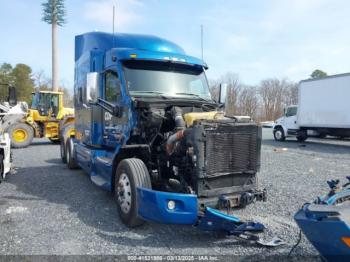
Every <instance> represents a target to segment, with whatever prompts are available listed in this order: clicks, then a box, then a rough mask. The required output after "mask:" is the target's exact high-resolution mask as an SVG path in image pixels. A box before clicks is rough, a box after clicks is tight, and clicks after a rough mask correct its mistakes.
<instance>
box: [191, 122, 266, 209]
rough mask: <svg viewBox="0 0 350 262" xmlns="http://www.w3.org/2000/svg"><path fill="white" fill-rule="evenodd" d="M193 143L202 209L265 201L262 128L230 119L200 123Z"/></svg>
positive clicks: (192, 138) (195, 172)
mask: <svg viewBox="0 0 350 262" xmlns="http://www.w3.org/2000/svg"><path fill="white" fill-rule="evenodd" d="M191 140H192V141H193V148H194V154H193V162H194V163H195V169H194V174H195V178H196V188H195V191H196V193H197V196H198V201H199V206H200V208H201V209H203V208H205V207H207V206H209V207H213V208H217V209H230V208H235V207H245V206H246V205H248V204H251V203H252V202H254V201H256V200H257V201H265V200H266V191H265V190H262V191H259V190H258V188H257V172H258V171H259V168H260V147H261V127H259V126H258V125H256V124H255V123H252V122H249V123H239V122H237V121H236V120H235V119H230V118H224V119H221V120H206V121H198V122H195V124H194V125H193V127H192V137H191Z"/></svg>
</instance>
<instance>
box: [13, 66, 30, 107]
mask: <svg viewBox="0 0 350 262" xmlns="http://www.w3.org/2000/svg"><path fill="white" fill-rule="evenodd" d="M31 74H32V69H31V68H30V67H29V66H28V65H25V64H17V65H16V66H15V67H14V68H13V70H12V72H11V77H12V78H13V86H14V87H15V88H16V94H17V100H18V101H26V102H28V103H29V102H30V100H31V93H32V92H33V90H34V81H33V79H32V77H31Z"/></svg>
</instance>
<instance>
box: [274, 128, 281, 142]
mask: <svg viewBox="0 0 350 262" xmlns="http://www.w3.org/2000/svg"><path fill="white" fill-rule="evenodd" d="M275 134H276V138H277V139H278V140H280V139H282V132H281V130H277V131H276V133H275Z"/></svg>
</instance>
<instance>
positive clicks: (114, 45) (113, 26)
mask: <svg viewBox="0 0 350 262" xmlns="http://www.w3.org/2000/svg"><path fill="white" fill-rule="evenodd" d="M114 17H115V6H114V5H113V26H112V28H113V29H112V30H113V47H114V46H115V34H114Z"/></svg>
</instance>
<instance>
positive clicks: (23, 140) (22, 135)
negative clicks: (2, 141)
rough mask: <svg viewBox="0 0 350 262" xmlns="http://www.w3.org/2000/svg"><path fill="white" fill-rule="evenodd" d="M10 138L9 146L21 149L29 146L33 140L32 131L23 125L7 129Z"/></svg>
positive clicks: (29, 127) (15, 125)
mask: <svg viewBox="0 0 350 262" xmlns="http://www.w3.org/2000/svg"><path fill="white" fill-rule="evenodd" d="M8 133H9V135H10V138H11V146H12V147H15V148H23V147H27V146H29V145H30V144H31V143H32V141H33V138H34V130H33V128H32V127H31V126H29V125H27V124H25V123H17V124H14V125H12V126H10V127H9V128H8Z"/></svg>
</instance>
